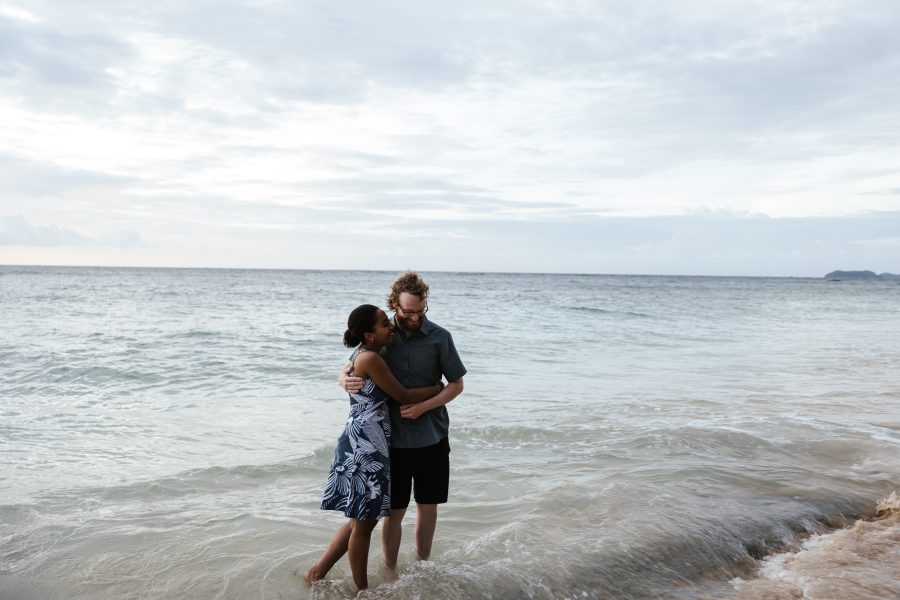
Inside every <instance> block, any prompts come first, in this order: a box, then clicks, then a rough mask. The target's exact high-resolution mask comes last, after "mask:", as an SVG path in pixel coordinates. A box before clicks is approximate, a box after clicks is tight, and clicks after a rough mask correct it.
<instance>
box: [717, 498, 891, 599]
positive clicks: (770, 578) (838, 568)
mask: <svg viewBox="0 0 900 600" xmlns="http://www.w3.org/2000/svg"><path fill="white" fill-rule="evenodd" d="M732 585H734V587H735V589H736V593H735V594H734V595H733V596H731V598H732V599H733V600H794V599H798V598H802V599H808V600H819V599H821V600H825V599H834V598H840V599H841V600H864V599H873V600H875V599H878V600H884V599H887V598H900V497H898V496H897V493H896V492H893V493H892V494H891V495H890V497H888V498H886V499H884V500H882V501H880V502H879V503H878V505H877V507H876V513H875V516H874V519H873V520H871V521H868V520H860V521H857V522H856V523H854V524H853V525H852V526H850V527H848V528H845V529H839V530H837V531H834V532H831V533H827V534H821V535H813V536H811V537H810V538H809V539H807V540H806V541H805V542H804V543H803V546H802V548H800V549H799V550H797V551H793V552H784V553H780V554H776V555H773V556H771V557H769V558H767V559H766V560H764V561H763V562H762V564H761V566H760V569H759V577H758V578H757V579H751V580H745V579H740V578H738V579H734V580H733V581H732Z"/></svg>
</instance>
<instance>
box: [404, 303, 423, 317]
mask: <svg viewBox="0 0 900 600" xmlns="http://www.w3.org/2000/svg"><path fill="white" fill-rule="evenodd" d="M397 311H398V312H401V313H403V316H405V317H421V316H422V315H424V314H425V313H427V312H428V305H427V304H426V305H425V308H423V309H422V310H407V309H405V308H403V307H402V306H398V307H397Z"/></svg>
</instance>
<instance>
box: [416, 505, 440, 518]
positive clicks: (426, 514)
mask: <svg viewBox="0 0 900 600" xmlns="http://www.w3.org/2000/svg"><path fill="white" fill-rule="evenodd" d="M437 512H438V505H437V504H416V516H417V517H419V516H421V517H422V518H437Z"/></svg>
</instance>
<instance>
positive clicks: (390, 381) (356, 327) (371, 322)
mask: <svg viewBox="0 0 900 600" xmlns="http://www.w3.org/2000/svg"><path fill="white" fill-rule="evenodd" d="M393 332H394V327H393V326H392V325H391V323H390V321H388V318H387V315H386V314H385V313H384V311H383V310H381V309H380V308H378V307H377V306H372V305H371V304H363V305H362V306H359V307H357V308H355V309H354V310H353V312H351V313H350V317H349V318H348V319H347V331H345V332H344V345H345V346H347V347H348V348H355V350H354V351H353V354H352V355H351V356H350V363H351V365H352V368H353V373H354V374H355V375H356V376H357V377H360V378H362V379H363V388H362V389H361V390H360V391H359V392H357V393H355V394H351V395H350V416H349V418H348V419H347V426H346V427H345V429H344V433H343V434H341V437H340V438H339V439H338V443H337V448H336V449H335V451H334V460H333V461H332V463H331V472H330V473H329V475H328V481H327V483H326V484H325V493H324V497H323V499H322V505H321V508H322V509H323V510H340V511H342V512H343V513H344V514H345V515H347V517H348V518H349V521H348V522H347V523H346V524H345V525H343V526H341V528H340V529H338V531H337V533H336V534H335V535H334V538H333V539H332V540H331V543H330V544H329V545H328V548H327V549H326V550H325V553H324V554H322V556H321V557H320V558H319V560H317V561H316V563H315V564H314V565H313V566H312V568H310V569H309V571H307V572H306V574H305V575H304V576H303V578H304V579H305V580H306V581H308V582H310V583H312V582H313V581H318V580H320V579H322V578H323V577H325V574H326V573H328V571H329V570H330V569H331V567H333V566H334V564H335V563H336V562H337V561H338V560H340V558H341V557H342V556H343V555H344V554H345V553H347V554H349V559H350V572H351V573H352V574H353V582H354V583H355V584H356V587H358V588H359V589H361V590H362V589H365V588H366V587H368V583H369V582H368V576H367V573H366V565H367V563H368V559H369V540H370V538H371V535H372V530H373V529H374V528H375V525H376V524H377V523H378V519H380V518H381V517H386V516H388V515H390V513H391V501H390V472H389V469H390V460H389V458H388V453H389V451H390V450H389V448H390V444H389V441H390V437H391V423H390V416H389V414H388V407H387V400H388V397H390V398H393V399H394V400H395V401H397V402H399V403H400V404H414V403H416V402H421V401H423V400H427V399H428V398H430V397H431V396H433V395H435V394H437V393H438V392H439V391H441V388H442V387H443V385H442V384H438V385H432V386H428V387H422V388H415V389H411V390H408V389H406V388H405V387H403V386H402V385H401V384H400V382H398V381H397V379H396V378H395V377H394V376H393V374H391V371H390V369H389V368H388V366H387V363H386V362H384V359H383V358H381V356H380V355H379V354H378V351H379V350H381V348H383V347H384V346H386V345H387V344H389V343H390V341H391V334H393Z"/></svg>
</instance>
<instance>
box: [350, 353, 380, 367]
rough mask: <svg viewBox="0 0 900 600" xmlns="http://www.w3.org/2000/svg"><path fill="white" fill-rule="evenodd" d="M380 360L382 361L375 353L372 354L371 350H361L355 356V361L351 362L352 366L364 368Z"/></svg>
mask: <svg viewBox="0 0 900 600" xmlns="http://www.w3.org/2000/svg"><path fill="white" fill-rule="evenodd" d="M382 360H384V359H383V358H381V356H380V355H379V354H378V353H377V352H372V351H371V350H363V351H362V352H360V353H359V354H357V355H356V360H355V361H353V364H354V365H358V366H365V365H371V364H373V363H376V362H378V361H382Z"/></svg>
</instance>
